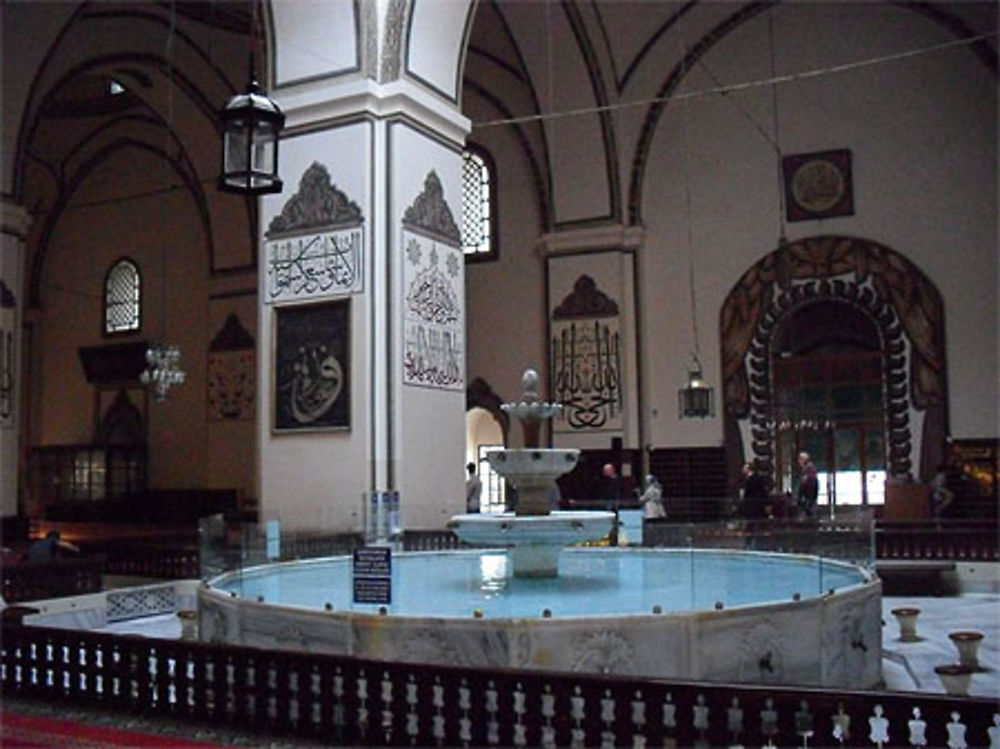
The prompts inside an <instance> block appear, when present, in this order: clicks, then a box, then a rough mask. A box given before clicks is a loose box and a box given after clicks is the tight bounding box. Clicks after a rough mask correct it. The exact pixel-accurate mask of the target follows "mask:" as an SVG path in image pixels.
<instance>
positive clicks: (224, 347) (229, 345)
mask: <svg viewBox="0 0 1000 749" xmlns="http://www.w3.org/2000/svg"><path fill="white" fill-rule="evenodd" d="M253 347H254V340H253V336H252V335H250V333H249V332H248V331H247V329H246V328H244V327H243V323H241V322H240V318H239V317H237V316H236V313H235V312H230V313H229V317H227V318H226V322H225V324H224V325H223V326H222V329H221V330H220V331H219V332H218V333H216V334H215V338H213V339H212V342H211V343H210V344H209V346H208V350H209V351H243V350H245V349H252V348H253Z"/></svg>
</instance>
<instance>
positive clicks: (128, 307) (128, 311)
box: [104, 258, 142, 335]
mask: <svg viewBox="0 0 1000 749" xmlns="http://www.w3.org/2000/svg"><path fill="white" fill-rule="evenodd" d="M141 309H142V278H141V277H140V276H139V266H138V265H136V264H135V263H134V262H132V261H131V260H129V259H128V258H122V259H121V260H119V261H117V262H116V263H115V264H114V265H112V266H111V268H110V269H109V270H108V273H107V275H106V276H105V277H104V332H105V333H106V334H108V335H113V334H115V333H132V332H135V331H137V330H139V323H140V322H141V320H142V316H141V314H140V312H141Z"/></svg>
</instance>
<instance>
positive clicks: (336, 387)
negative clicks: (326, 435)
mask: <svg viewBox="0 0 1000 749" xmlns="http://www.w3.org/2000/svg"><path fill="white" fill-rule="evenodd" d="M350 304H351V302H350V299H341V300H338V301H336V302H323V303H317V304H304V305H298V306H294V307H291V306H288V307H277V308H275V311H274V312H275V322H274V330H275V334H274V338H275V352H274V392H273V398H274V431H275V432H289V431H307V430H319V429H350V427H351V388H350V384H351V348H350V338H351V307H350Z"/></svg>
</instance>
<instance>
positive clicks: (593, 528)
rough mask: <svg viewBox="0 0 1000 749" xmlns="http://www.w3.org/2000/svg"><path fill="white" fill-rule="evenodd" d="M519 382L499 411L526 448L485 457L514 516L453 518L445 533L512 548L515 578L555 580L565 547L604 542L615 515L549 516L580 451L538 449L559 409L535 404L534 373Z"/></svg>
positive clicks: (480, 543) (493, 452) (578, 513)
mask: <svg viewBox="0 0 1000 749" xmlns="http://www.w3.org/2000/svg"><path fill="white" fill-rule="evenodd" d="M521 382H522V384H523V385H524V394H523V395H522V396H521V400H520V401H517V402H515V403H504V404H503V405H502V406H500V408H502V409H503V410H504V411H505V412H506V413H508V414H510V415H511V416H513V417H514V418H516V419H517V420H518V421H520V422H521V427H522V429H523V432H524V444H525V447H524V449H521V450H509V449H503V450H491V451H490V452H488V453H487V454H486V459H487V460H488V461H489V464H490V467H492V468H493V470H494V471H496V472H497V473H498V474H499V475H500V476H503V478H504V479H505V480H506V481H507V484H508V486H511V487H513V488H514V490H515V491H516V492H517V502H516V504H515V506H514V511H513V512H505V513H500V514H495V515H493V514H490V515H487V514H480V513H467V514H464V515H456V516H455V517H453V518H452V519H451V522H450V523H449V524H448V527H449V528H451V529H452V531H454V533H455V535H456V536H458V537H459V538H460V539H462V540H463V541H465V542H466V543H468V544H471V545H473V546H486V547H507V548H510V550H511V551H510V557H511V570H512V574H513V575H514V577H555V576H556V575H557V574H558V572H559V554H560V552H561V551H562V549H563V547H565V546H570V545H573V544H577V543H581V542H583V541H594V540H597V539H600V538H604V537H605V536H607V535H608V534H609V533H610V531H611V528H612V526H613V523H614V513H612V512H601V511H573V512H559V511H553V509H552V504H553V497H554V496H557V492H556V489H555V486H556V479H557V478H558V477H559V476H562V475H563V474H564V473H568V472H569V471H571V470H573V468H574V467H575V466H576V462H577V460H578V459H579V457H580V451H579V450H576V449H572V448H561V449H560V448H542V447H539V445H538V443H539V432H540V429H541V425H542V423H544V422H546V421H548V420H550V419H551V418H552V417H553V416H555V415H556V414H557V413H559V411H560V409H561V408H562V406H561V405H560V404H558V403H544V402H542V401H541V400H540V399H539V397H538V373H537V372H535V370H533V369H529V370H527V371H526V372H525V373H524V376H523V377H522V378H521Z"/></svg>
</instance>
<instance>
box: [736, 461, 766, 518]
mask: <svg viewBox="0 0 1000 749" xmlns="http://www.w3.org/2000/svg"><path fill="white" fill-rule="evenodd" d="M770 498H771V490H770V487H769V486H768V481H767V477H766V476H765V475H764V474H763V473H761V472H760V471H758V470H757V466H755V465H754V464H753V463H744V464H743V501H742V502H741V503H740V514H741V515H742V516H743V517H745V518H748V519H759V518H764V517H767V505H768V502H769V500H770Z"/></svg>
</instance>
